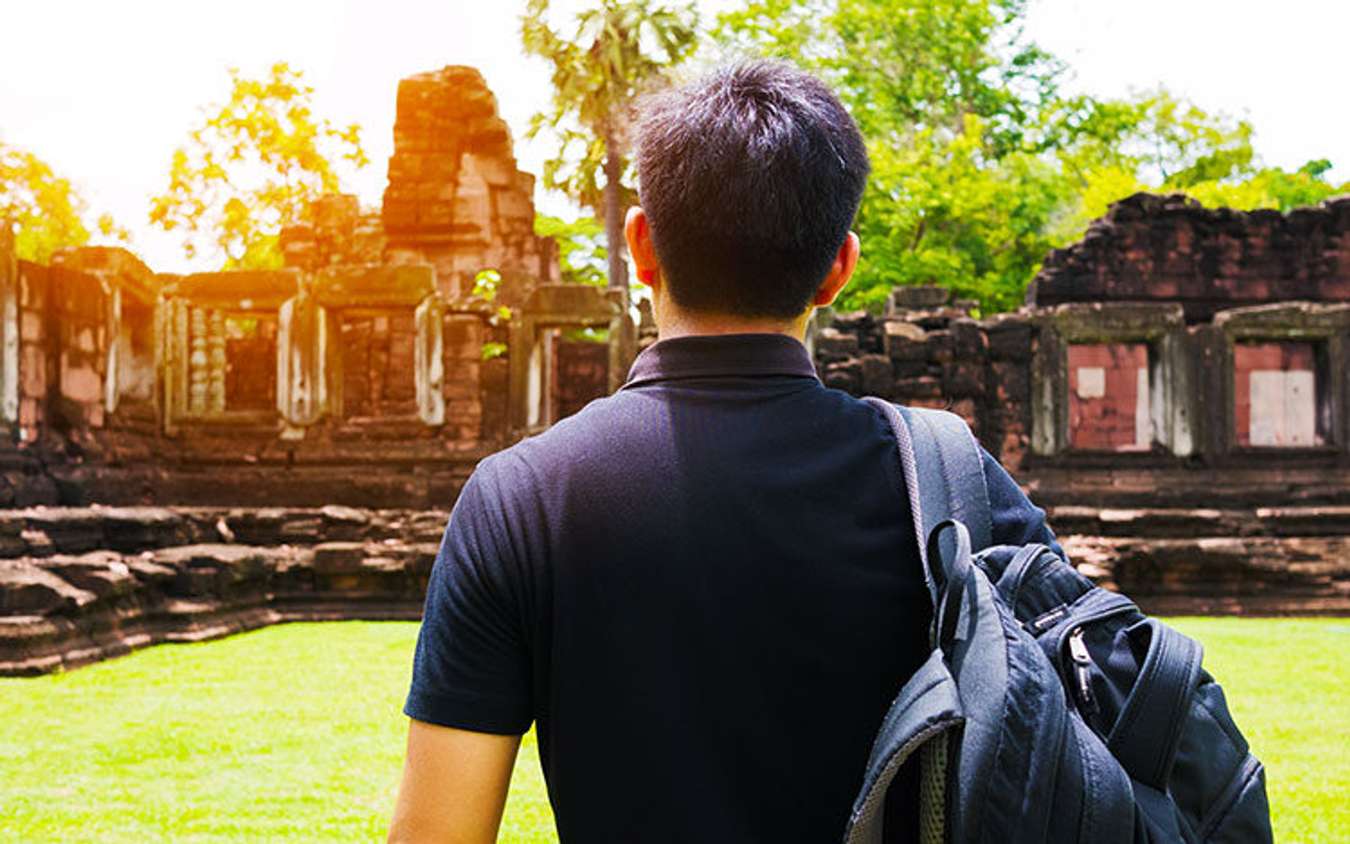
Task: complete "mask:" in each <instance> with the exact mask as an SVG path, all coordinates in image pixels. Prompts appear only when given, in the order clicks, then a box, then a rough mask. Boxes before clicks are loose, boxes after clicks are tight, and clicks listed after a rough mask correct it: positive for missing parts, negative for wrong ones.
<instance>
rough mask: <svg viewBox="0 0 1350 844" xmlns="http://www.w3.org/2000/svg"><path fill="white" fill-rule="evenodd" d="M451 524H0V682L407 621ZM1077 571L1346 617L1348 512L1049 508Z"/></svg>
mask: <svg viewBox="0 0 1350 844" xmlns="http://www.w3.org/2000/svg"><path fill="white" fill-rule="evenodd" d="M448 517H449V514H448V513H446V512H444V511H434V510H433V511H419V510H360V509H354V508H349V507H337V506H329V507H319V508H280V507H273V508H258V509H251V508H220V507H215V508H212V507H183V508H172V509H170V508H161V507H99V506H95V507H78V508H77V507H68V508H55V507H53V508H43V507H38V508H32V509H28V510H12V511H3V512H0V675H5V674H35V673H44V672H49V671H57V670H62V669H67V668H73V667H75V666H79V665H84V664H87V663H89V662H94V661H97V660H100V659H106V658H109V657H113V656H118V655H120V654H124V653H128V652H130V651H132V650H134V649H136V648H140V647H145V646H146V645H150V644H155V643H158V642H181V641H198V640H201V639H207V638H213V637H217V636H224V635H228V634H231V633H236V632H240V631H243V630H251V629H254V628H256V627H261V626H265V625H268V624H276V623H281V622H286V621H299V620H312V621H319V620H339V619H372V620H380V619H416V618H419V617H420V614H421V609H422V601H423V597H424V595H425V591H426V582H427V578H428V576H429V574H430V571H431V567H432V564H433V562H434V561H435V557H436V552H437V549H438V547H439V542H440V538H441V534H442V531H443V530H444V526H445V523H446V520H447V519H448ZM1050 523H1051V524H1052V525H1053V526H1054V528H1055V529H1056V531H1057V533H1058V534H1059V535H1060V537H1061V539H1062V541H1063V543H1064V546H1065V548H1066V549H1067V550H1068V552H1069V555H1070V558H1071V559H1073V560H1074V562H1075V564H1077V565H1078V566H1079V568H1080V570H1082V571H1083V572H1084V573H1085V574H1088V575H1089V576H1091V577H1093V578H1094V579H1096V580H1097V581H1098V582H1100V583H1102V584H1103V585H1106V586H1108V587H1112V588H1117V589H1120V590H1122V591H1124V592H1125V593H1126V594H1128V595H1130V596H1131V597H1132V598H1134V599H1135V600H1136V601H1138V602H1139V604H1140V605H1141V606H1142V607H1143V608H1144V609H1145V610H1146V611H1149V612H1153V613H1169V614H1176V613H1221V614H1229V613H1256V614H1350V507H1282V508H1259V509H1250V510H1240V509H1229V510H1187V509H1163V508H1139V509H1120V508H1115V509H1111V508H1093V507H1081V506H1074V507H1057V508H1052V509H1051V511H1050Z"/></svg>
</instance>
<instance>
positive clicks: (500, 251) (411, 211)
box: [383, 66, 558, 305]
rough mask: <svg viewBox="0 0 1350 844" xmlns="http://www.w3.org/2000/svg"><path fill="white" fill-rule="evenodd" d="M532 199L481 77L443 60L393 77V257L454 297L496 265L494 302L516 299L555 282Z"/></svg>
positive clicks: (387, 200) (548, 244)
mask: <svg viewBox="0 0 1350 844" xmlns="http://www.w3.org/2000/svg"><path fill="white" fill-rule="evenodd" d="M533 195H534V177H533V176H531V175H530V174H528V173H524V172H521V170H520V169H519V168H518V167H517V166H516V159H515V155H514V153H513V151H512V146H511V132H510V129H509V128H508V127H507V125H506V122H505V121H504V120H502V119H501V117H500V116H498V114H497V100H496V98H495V97H494V96H493V94H492V92H491V91H490V90H488V87H487V83H486V82H485V81H484V79H483V76H482V74H481V73H479V72H478V71H477V70H476V69H474V68H471V67H459V66H451V67H446V68H443V69H441V70H438V71H434V72H429V73H420V74H418V75H416V76H410V77H408V78H406V79H404V80H402V81H401V82H399V86H398V113H397V118H396V120H395V123H394V154H393V156H392V157H391V158H390V159H389V184H388V187H386V188H385V193H384V210H383V218H384V229H385V235H386V237H387V246H386V255H387V258H388V259H389V260H390V261H391V262H395V263H403V262H419V263H420V262H425V263H429V264H431V265H432V266H433V267H435V269H436V279H437V286H438V287H439V288H440V291H441V293H442V295H444V296H445V297H447V298H448V299H450V300H452V301H453V300H457V299H461V298H463V297H466V296H467V295H468V294H469V293H470V292H471V291H472V289H473V281H474V277H475V275H477V273H478V272H479V271H481V270H485V269H494V270H497V271H499V272H500V273H501V274H502V278H503V280H504V284H503V288H502V289H501V291H500V296H499V301H501V302H502V303H504V304H508V305H514V304H518V303H519V302H521V301H523V299H524V297H525V295H526V293H527V292H528V288H529V287H531V286H533V285H534V284H536V283H540V282H544V283H547V282H554V281H557V280H558V279H557V273H558V263H557V258H556V250H557V247H556V244H555V243H554V242H553V241H552V240H550V239H546V238H540V237H537V236H536V235H535V233H534V200H533Z"/></svg>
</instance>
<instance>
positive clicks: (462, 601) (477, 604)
mask: <svg viewBox="0 0 1350 844" xmlns="http://www.w3.org/2000/svg"><path fill="white" fill-rule="evenodd" d="M496 492H497V488H496V485H495V484H493V483H492V481H491V472H490V470H489V467H488V464H487V463H486V462H485V463H484V464H481V465H480V466H479V468H478V469H477V470H476V471H475V472H474V474H473V475H472V476H471V477H470V478H469V481H468V483H466V484H465V486H464V489H463V491H462V492H461V493H460V496H459V499H458V501H456V502H455V507H454V510H453V511H452V512H451V514H450V523H449V525H448V526H447V527H446V530H445V537H444V539H443V540H442V542H441V548H440V551H439V553H438V554H437V556H436V562H435V565H434V566H433V567H432V571H431V578H430V581H429V583H428V586H427V597H426V607H425V610H424V612H423V616H422V627H421V630H420V631H419V633H418V637H417V649H416V652H415V654H414V657H413V672H412V687H411V689H410V690H409V692H408V698H407V702H406V703H405V705H404V708H403V711H404V713H406V714H407V715H408V716H409V717H410V718H414V719H416V720H418V721H425V722H428V723H431V724H439V725H441V726H445V727H455V728H458V729H462V730H472V731H474V732H483V733H497V734H501V735H517V734H522V733H524V732H526V731H527V730H528V729H529V728H530V723H531V721H532V712H533V707H532V702H531V664H530V655H529V654H530V651H529V648H528V642H527V639H526V636H525V633H524V631H525V628H526V624H525V622H524V613H523V608H522V604H523V603H524V602H523V600H522V594H523V591H524V589H525V588H526V584H525V583H523V582H521V581H522V580H523V578H522V577H521V576H520V571H521V569H520V567H519V566H517V565H516V562H517V561H516V560H515V559H514V556H513V554H512V549H511V543H510V541H509V534H508V532H507V530H506V528H505V525H504V524H503V522H504V521H505V518H504V515H503V508H502V507H501V504H500V501H499V500H497V499H498V496H497V495H496Z"/></svg>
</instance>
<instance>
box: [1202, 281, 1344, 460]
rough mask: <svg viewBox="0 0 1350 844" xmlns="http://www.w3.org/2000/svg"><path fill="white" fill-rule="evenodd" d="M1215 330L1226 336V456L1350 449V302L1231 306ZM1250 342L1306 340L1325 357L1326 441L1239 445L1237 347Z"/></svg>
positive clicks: (1320, 389) (1320, 391)
mask: <svg viewBox="0 0 1350 844" xmlns="http://www.w3.org/2000/svg"><path fill="white" fill-rule="evenodd" d="M1213 325H1214V329H1215V331H1217V332H1218V333H1219V335H1220V337H1221V346H1220V351H1221V356H1220V360H1219V367H1218V370H1219V371H1218V373H1217V374H1218V385H1217V386H1218V390H1217V395H1218V397H1219V401H1220V402H1222V404H1221V406H1222V408H1223V411H1222V412H1223V416H1222V420H1223V421H1222V423H1221V425H1222V427H1221V428H1220V431H1221V432H1222V440H1221V444H1222V450H1223V453H1225V454H1226V455H1230V456H1232V455H1281V456H1294V455H1313V456H1316V455H1327V456H1334V455H1336V454H1338V453H1340V452H1343V451H1345V450H1346V449H1347V447H1350V414H1348V413H1347V407H1346V402H1347V398H1348V397H1350V304H1340V303H1337V304H1327V303H1318V302H1278V303H1274V304H1269V305H1253V306H1249V307H1241V308H1230V309H1228V310H1224V311H1220V312H1219V313H1217V314H1215V315H1214V323H1213ZM1250 342H1270V343H1280V342H1306V343H1310V344H1312V345H1313V346H1314V347H1315V350H1316V354H1317V355H1318V357H1319V358H1320V364H1319V365H1318V367H1317V372H1318V373H1319V375H1322V374H1323V373H1324V374H1325V375H1324V377H1325V383H1322V382H1321V379H1319V383H1318V385H1317V395H1318V402H1319V404H1321V405H1324V406H1325V408H1326V412H1327V414H1328V417H1329V418H1328V424H1327V426H1326V437H1327V442H1325V443H1323V444H1322V445H1314V446H1306V447H1283V446H1253V445H1240V444H1239V443H1238V437H1237V407H1236V402H1237V383H1236V381H1237V373H1236V367H1235V361H1234V356H1235V347H1236V346H1237V344H1239V343H1250Z"/></svg>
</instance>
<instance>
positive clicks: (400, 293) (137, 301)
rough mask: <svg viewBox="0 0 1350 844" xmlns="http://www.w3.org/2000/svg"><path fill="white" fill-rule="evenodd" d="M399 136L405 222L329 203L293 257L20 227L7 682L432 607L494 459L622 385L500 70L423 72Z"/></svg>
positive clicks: (10, 317) (6, 374)
mask: <svg viewBox="0 0 1350 844" xmlns="http://www.w3.org/2000/svg"><path fill="white" fill-rule="evenodd" d="M394 136H395V144H394V155H393V156H392V158H391V159H390V161H389V170H388V172H389V183H388V188H387V190H386V191H385V197H384V206H383V208H382V209H381V210H380V211H378V212H373V211H367V210H364V209H362V208H361V207H360V205H359V203H358V201H357V200H356V198H355V197H350V196H331V197H325V198H323V199H321V200H320V201H319V202H317V203H316V204H315V205H314V206H313V208H312V213H311V215H310V219H309V220H308V221H307V223H306V224H305V225H302V226H296V227H293V228H289V229H287V230H285V231H283V232H282V233H281V250H282V253H283V256H284V262H285V266H284V267H283V268H280V269H276V270H265V271H232V272H208V273H194V274H190V275H182V276H177V275H166V274H158V273H155V272H154V271H153V270H151V269H150V268H148V267H146V266H145V265H144V264H143V263H142V262H141V261H139V260H138V259H137V258H136V257H135V256H133V255H132V254H131V253H129V252H127V251H126V250H123V249H114V248H82V249H74V250H69V251H66V252H63V253H60V254H58V255H57V257H56V258H55V259H53V261H52V262H51V263H50V265H40V264H35V263H31V262H28V261H18V260H16V259H15V256H14V251H13V243H12V235H11V233H10V232H9V231H8V230H4V229H3V227H0V341H2V342H0V430H3V432H4V434H5V435H6V436H5V437H4V438H3V440H2V441H0V507H4V508H9V509H6V510H0V674H3V673H16V672H20V673H21V672H39V671H48V670H53V669H56V668H60V667H62V666H69V665H76V664H80V663H83V662H88V661H90V660H94V659H99V658H101V657H104V656H107V655H110V654H115V653H120V652H124V651H126V650H127V649H129V648H131V647H138V646H141V645H144V644H148V643H151V642H154V641H163V640H183V639H195V638H202V637H205V636H213V635H221V634H222V633H225V632H229V631H231V630H238V629H243V628H247V627H252V626H257V625H259V624H266V623H271V622H274V621H279V620H286V619H299V618H352V617H366V618H415V617H417V616H418V614H419V613H420V608H421V601H422V592H423V589H424V587H425V579H426V576H427V573H428V571H429V568H430V565H431V561H432V559H433V557H434V555H435V551H436V545H437V542H438V540H439V537H440V532H441V530H442V529H443V527H444V524H445V520H446V516H447V511H448V509H449V507H450V506H451V505H452V504H453V503H454V500H455V497H456V495H457V494H458V491H459V488H460V486H461V485H462V484H463V482H464V480H465V479H466V478H467V477H468V475H469V473H470V472H471V471H472V470H473V467H474V465H475V464H476V463H477V461H478V460H480V459H481V458H482V457H484V456H486V455H488V454H490V453H492V452H493V451H496V450H498V449H500V448H502V447H503V446H505V445H506V444H508V443H509V442H511V441H512V440H513V439H515V438H518V437H520V436H523V435H525V434H526V433H528V432H530V431H532V430H538V429H539V428H540V427H542V426H544V425H547V424H548V423H549V422H551V421H553V420H555V419H557V418H560V417H561V416H562V415H565V414H566V413H569V412H572V411H574V410H575V409H576V408H577V407H579V406H580V405H581V404H584V403H585V402H586V401H587V400H589V399H591V398H595V397H596V396H598V395H602V394H604V393H605V392H606V391H607V389H608V387H609V382H610V381H611V380H612V379H613V377H614V375H615V373H622V372H624V371H626V369H627V365H628V361H626V360H616V359H614V355H613V353H612V351H611V350H609V349H607V348H606V347H604V346H599V347H596V346H595V344H581V345H578V344H576V343H571V342H568V341H566V338H565V337H564V333H565V332H566V331H568V330H569V329H572V328H586V327H592V328H594V327H603V328H608V329H611V330H617V329H620V328H622V327H623V325H624V321H625V320H627V319H628V315H627V314H625V313H622V312H621V311H622V309H621V307H620V306H619V305H618V304H617V303H616V302H615V301H614V300H613V299H612V298H611V297H610V296H609V295H607V294H606V293H604V292H603V291H600V290H596V289H593V288H582V287H577V286H564V285H560V284H559V283H558V282H559V272H558V262H557V248H556V244H554V243H553V241H551V240H549V239H544V238H540V237H537V236H536V235H535V234H534V204H533V188H534V180H533V177H532V176H530V175H529V174H526V173H523V172H521V171H520V170H519V168H518V166H517V163H516V160H515V156H514V153H513V151H512V145H511V136H510V132H509V131H508V129H507V126H506V124H505V123H504V122H503V121H502V120H501V118H500V117H499V116H498V114H497V108H496V101H495V99H494V97H493V95H492V93H491V92H490V91H489V90H488V89H487V86H486V84H485V83H484V81H483V78H482V76H481V75H480V74H479V73H478V72H477V71H476V70H473V69H471V68H463V67H448V68H445V69H443V70H440V71H436V72H434V73H427V74H419V75H417V76H413V77H410V78H408V79H405V80H403V82H402V83H401V84H400V85H399V89H398V115H397V121H396V124H395V128H394ZM489 270H491V271H493V272H494V273H495V276H496V277H499V278H500V282H499V284H498V286H497V290H496V296H495V298H493V300H492V301H489V300H488V297H485V296H482V295H475V293H474V288H475V280H476V279H477V278H478V277H479V274H480V273H482V272H484V271H489ZM504 305H505V306H509V307H510V309H511V310H510V314H509V318H508V317H507V316H504V314H503V312H502V310H501V308H502V306H504ZM512 385H516V388H515V392H514V393H513V392H512Z"/></svg>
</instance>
